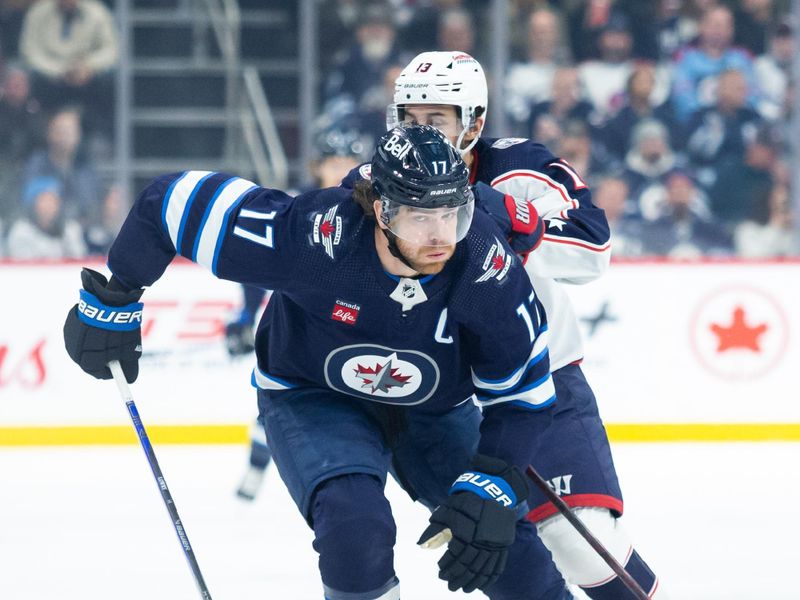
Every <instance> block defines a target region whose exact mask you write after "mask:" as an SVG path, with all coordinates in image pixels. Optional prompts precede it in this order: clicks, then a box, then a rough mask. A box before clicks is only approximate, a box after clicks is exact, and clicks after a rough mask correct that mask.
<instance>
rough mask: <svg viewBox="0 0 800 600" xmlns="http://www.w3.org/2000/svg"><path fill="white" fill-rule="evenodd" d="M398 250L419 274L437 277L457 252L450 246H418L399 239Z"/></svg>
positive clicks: (452, 245)
mask: <svg viewBox="0 0 800 600" xmlns="http://www.w3.org/2000/svg"><path fill="white" fill-rule="evenodd" d="M397 249H398V250H399V251H400V253H401V254H402V255H403V257H404V258H405V259H406V260H407V261H408V264H409V265H411V268H412V269H414V270H415V271H416V272H417V273H420V274H422V275H436V274H437V273H440V272H441V271H442V269H444V266H445V265H446V264H447V261H448V260H450V258H452V256H453V253H454V252H455V250H456V247H455V244H451V245H449V246H417V245H415V244H411V243H409V242H406V241H404V240H402V239H400V238H397Z"/></svg>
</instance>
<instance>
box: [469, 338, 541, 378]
mask: <svg viewBox="0 0 800 600" xmlns="http://www.w3.org/2000/svg"><path fill="white" fill-rule="evenodd" d="M547 337H548V333H547V326H546V325H545V326H544V327H542V329H541V331H540V332H539V336H538V337H537V338H536V341H535V342H534V344H533V348H532V349H531V353H530V355H529V356H528V360H527V361H525V364H524V365H522V366H521V367H520V368H519V369H517V370H516V371H514V372H513V373H512V374H511V375H509V376H508V377H505V378H504V379H481V378H480V377H478V375H476V374H475V371H472V383H473V385H474V386H475V387H476V388H479V389H483V390H487V391H504V390H510V389H513V388H514V387H515V386H516V385H517V384H518V383H519V382H520V381H521V380H522V376H523V375H525V373H527V372H528V369H530V367H532V366H533V365H535V364H536V363H538V362H539V361H541V360H542V359H543V358H545V357H546V356H547Z"/></svg>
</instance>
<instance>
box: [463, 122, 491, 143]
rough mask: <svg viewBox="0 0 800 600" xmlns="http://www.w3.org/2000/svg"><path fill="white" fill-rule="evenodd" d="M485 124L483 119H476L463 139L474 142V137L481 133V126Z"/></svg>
mask: <svg viewBox="0 0 800 600" xmlns="http://www.w3.org/2000/svg"><path fill="white" fill-rule="evenodd" d="M485 122H486V118H485V117H476V118H475V123H474V125H473V126H472V127H470V128H469V131H468V132H467V135H465V136H464V137H465V138H466V139H468V140H470V141H472V140H474V139H475V138H476V137H478V136H479V135H480V133H481V131H483V124H484V123H485Z"/></svg>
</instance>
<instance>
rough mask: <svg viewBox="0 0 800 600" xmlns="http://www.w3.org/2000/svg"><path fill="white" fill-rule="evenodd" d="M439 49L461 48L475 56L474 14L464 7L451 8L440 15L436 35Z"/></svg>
mask: <svg viewBox="0 0 800 600" xmlns="http://www.w3.org/2000/svg"><path fill="white" fill-rule="evenodd" d="M436 44H437V48H438V49H439V50H459V51H461V52H466V53H467V54H469V55H472V56H475V55H478V54H479V53H478V52H476V51H475V25H474V24H473V22H472V15H470V14H469V12H467V11H466V10H465V9H463V8H451V9H450V10H448V11H446V12H444V13H442V15H441V16H440V17H439V28H438V30H437V35H436Z"/></svg>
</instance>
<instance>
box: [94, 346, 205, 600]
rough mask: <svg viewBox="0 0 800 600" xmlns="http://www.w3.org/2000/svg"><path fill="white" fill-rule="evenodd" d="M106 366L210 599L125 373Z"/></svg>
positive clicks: (117, 366)
mask: <svg viewBox="0 0 800 600" xmlns="http://www.w3.org/2000/svg"><path fill="white" fill-rule="evenodd" d="M108 368H109V369H111V374H112V375H113V376H114V381H116V382H117V388H118V389H119V395H120V396H122V400H123V401H124V402H125V406H126V407H127V408H128V414H130V416H131V421H133V427H134V428H135V429H136V434H137V435H138V436H139V442H140V443H141V444H142V448H143V449H144V453H145V455H146V456H147V462H148V463H149V464H150V470H151V471H152V472H153V477H155V480H156V483H157V484H158V489H159V490H160V491H161V498H162V499H163V500H164V505H165V506H166V507H167V512H168V513H169V516H170V519H172V526H173V527H174V528H175V532H176V533H177V534H178V540H179V541H180V543H181V548H183V554H184V556H186V561H187V562H188V563H189V568H190V569H191V570H192V575H194V581H195V583H197V588H198V589H199V590H200V596H201V597H202V598H204V600H211V594H210V593H209V592H208V588H207V587H206V582H205V581H203V574H202V573H201V572H200V566H199V565H198V564H197V559H196V558H195V556H194V550H192V546H191V544H189V538H188V537H187V535H186V531H185V530H184V528H183V524H182V523H181V518H180V517H179V516H178V509H177V508H176V507H175V502H173V501H172V494H170V493H169V488H168V487H167V481H166V480H165V479H164V475H163V474H162V473H161V467H159V466H158V460H156V454H155V452H153V446H152V445H151V444H150V438H148V437H147V432H146V431H145V430H144V424H143V423H142V420H141V419H140V418H139V411H138V410H137V409H136V404H134V402H133V395H132V394H131V389H130V387H128V382H127V381H126V380H125V375H124V374H123V373H122V367H121V366H120V364H119V361H118V360H112V361H111V362H110V363H108Z"/></svg>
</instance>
